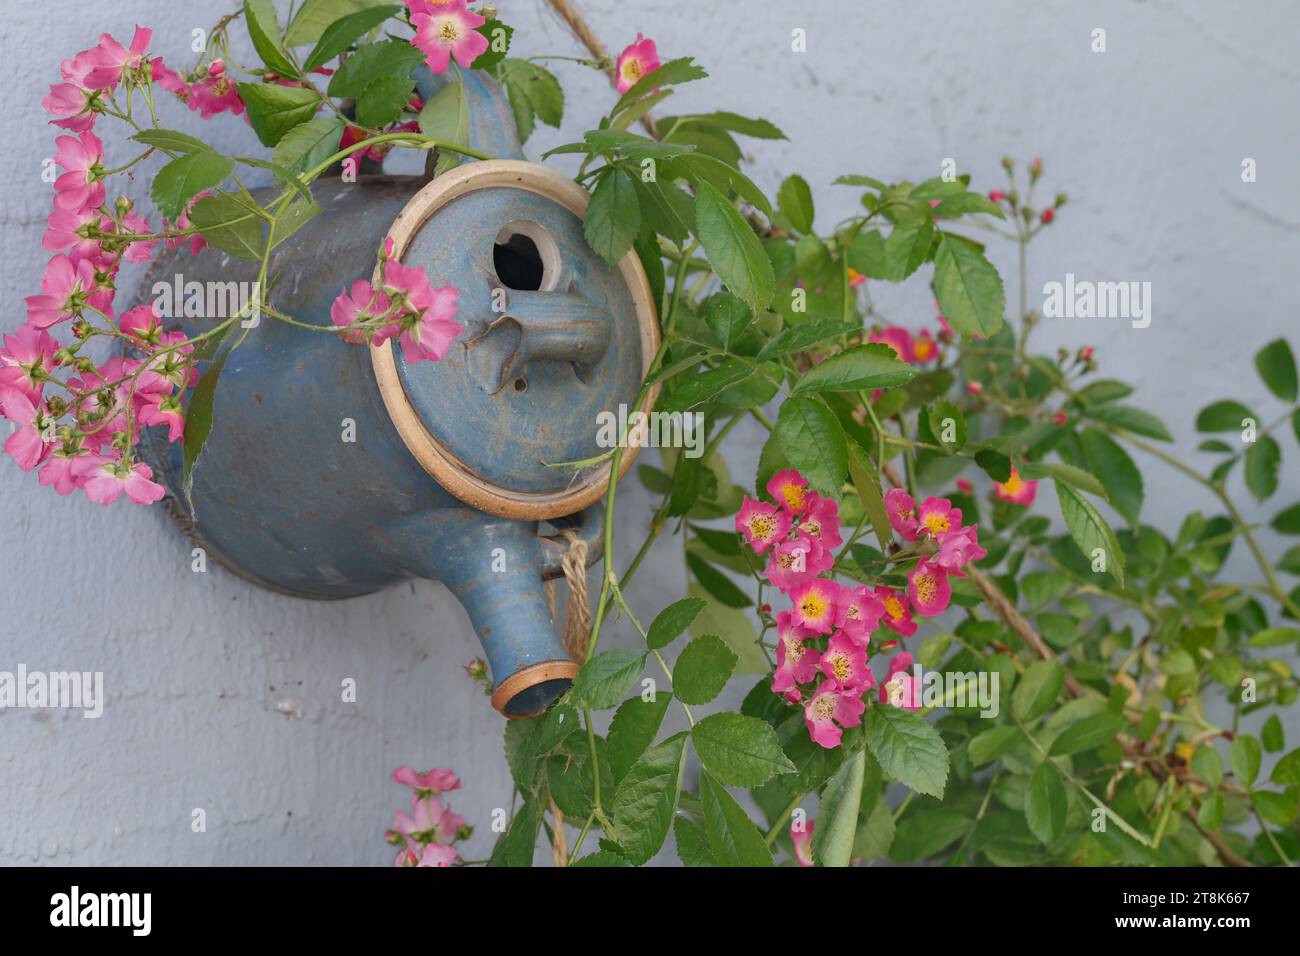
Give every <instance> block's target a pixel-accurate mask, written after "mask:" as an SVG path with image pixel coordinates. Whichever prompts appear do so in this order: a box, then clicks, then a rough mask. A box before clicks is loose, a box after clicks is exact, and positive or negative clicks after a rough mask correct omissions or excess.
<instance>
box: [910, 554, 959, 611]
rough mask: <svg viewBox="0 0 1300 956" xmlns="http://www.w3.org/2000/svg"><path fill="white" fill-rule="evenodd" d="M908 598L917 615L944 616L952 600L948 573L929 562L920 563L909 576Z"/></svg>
mask: <svg viewBox="0 0 1300 956" xmlns="http://www.w3.org/2000/svg"><path fill="white" fill-rule="evenodd" d="M907 597H908V600H909V601H911V603H912V609H913V610H914V611H916V613H917V614H920V615H923V616H924V617H933V616H934V615H936V614H942V613H943V612H944V611H946V610H947V609H948V602H949V601H951V600H952V583H951V582H950V581H949V580H948V572H947V571H946V570H944V569H943V568H942V567H940V566H939V565H937V564H933V563H931V562H929V561H920V562H918V564H917V565H916V567H915V568H913V569H912V571H911V573H910V574H908V576H907Z"/></svg>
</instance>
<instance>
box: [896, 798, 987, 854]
mask: <svg viewBox="0 0 1300 956" xmlns="http://www.w3.org/2000/svg"><path fill="white" fill-rule="evenodd" d="M970 828H971V821H970V820H968V819H966V818H965V817H964V816H962V815H961V814H960V813H956V812H954V811H952V810H920V811H914V812H912V813H909V814H907V815H906V816H905V817H903V819H902V820H901V821H900V822H899V824H898V830H897V832H896V833H895V834H894V839H893V842H892V844H891V845H890V848H889V858H890V859H891V860H893V861H894V862H896V863H912V862H915V861H917V860H924V859H926V858H927V857H931V856H934V855H935V854H936V853H939V852H940V851H942V850H943V849H944V848H945V847H947V846H950V845H951V844H953V843H956V842H957V840H959V839H960V838H961V837H962V836H964V835H965V834H966V832H967V831H968V830H969V829H970Z"/></svg>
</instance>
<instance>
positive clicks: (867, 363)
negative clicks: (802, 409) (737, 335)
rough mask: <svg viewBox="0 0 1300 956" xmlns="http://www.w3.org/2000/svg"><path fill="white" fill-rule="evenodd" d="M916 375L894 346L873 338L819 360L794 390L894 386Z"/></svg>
mask: <svg viewBox="0 0 1300 956" xmlns="http://www.w3.org/2000/svg"><path fill="white" fill-rule="evenodd" d="M915 377H916V369H915V368H913V367H912V366H911V365H908V364H907V363H906V362H902V361H899V359H898V356H897V355H896V354H895V352H894V350H893V349H892V348H890V347H889V346H888V345H885V344H884V343H881V342H871V343H868V344H866V345H855V346H854V347H853V348H850V349H845V350H844V351H843V352H838V353H836V354H835V355H832V356H831V357H830V358H828V359H826V360H824V361H822V362H818V363H817V364H816V365H814V366H813V367H812V368H810V369H809V370H808V371H807V372H804V374H803V376H802V377H801V378H800V379H799V381H798V382H797V383H796V384H795V386H794V388H793V389H792V390H791V393H792V394H794V395H799V394H803V393H805V392H852V391H857V390H859V389H875V388H892V387H893V386H895V385H903V384H905V383H907V382H910V381H911V380H912V379H913V378H915Z"/></svg>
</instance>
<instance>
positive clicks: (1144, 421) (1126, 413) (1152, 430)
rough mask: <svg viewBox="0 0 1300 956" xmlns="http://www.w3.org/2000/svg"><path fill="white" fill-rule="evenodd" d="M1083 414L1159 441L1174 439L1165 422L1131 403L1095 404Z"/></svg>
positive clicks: (1094, 419)
mask: <svg viewBox="0 0 1300 956" xmlns="http://www.w3.org/2000/svg"><path fill="white" fill-rule="evenodd" d="M1083 414H1084V415H1086V416H1087V417H1088V418H1091V419H1092V420H1093V421H1096V422H1102V423H1104V424H1107V425H1114V426H1115V427H1116V428H1122V429H1124V430H1125V431H1130V432H1132V433H1133V434H1135V435H1144V436H1146V437H1147V438H1154V439H1156V440H1157V441H1173V440H1174V439H1173V436H1172V435H1170V434H1169V429H1168V428H1166V427H1165V424H1164V422H1162V421H1161V420H1160V419H1158V418H1156V416H1155V415H1152V414H1151V413H1150V412H1148V411H1146V410H1145V409H1141V408H1134V407H1133V406H1131V405H1094V406H1091V407H1089V408H1086V409H1084V411H1083Z"/></svg>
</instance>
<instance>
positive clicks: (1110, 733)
mask: <svg viewBox="0 0 1300 956" xmlns="http://www.w3.org/2000/svg"><path fill="white" fill-rule="evenodd" d="M1124 726H1125V721H1124V718H1123V717H1120V716H1119V715H1118V714H1112V713H1109V712H1108V713H1103V714H1096V715H1094V716H1092V717H1085V718H1083V719H1082V720H1079V721H1076V722H1074V723H1073V724H1070V726H1068V727H1066V728H1065V730H1063V731H1061V733H1060V734H1059V735H1058V736H1057V738H1056V739H1055V740H1053V741H1052V746H1051V748H1050V749H1049V750H1048V753H1049V754H1051V756H1053V757H1062V756H1066V755H1067V754H1076V753H1082V752H1084V751H1085V750H1092V749H1093V748H1094V747H1100V746H1101V745H1102V744H1104V743H1106V741H1108V740H1113V739H1114V738H1115V735H1116V734H1117V733H1119V732H1120V731H1121V730H1122V729H1123V728H1124Z"/></svg>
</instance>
